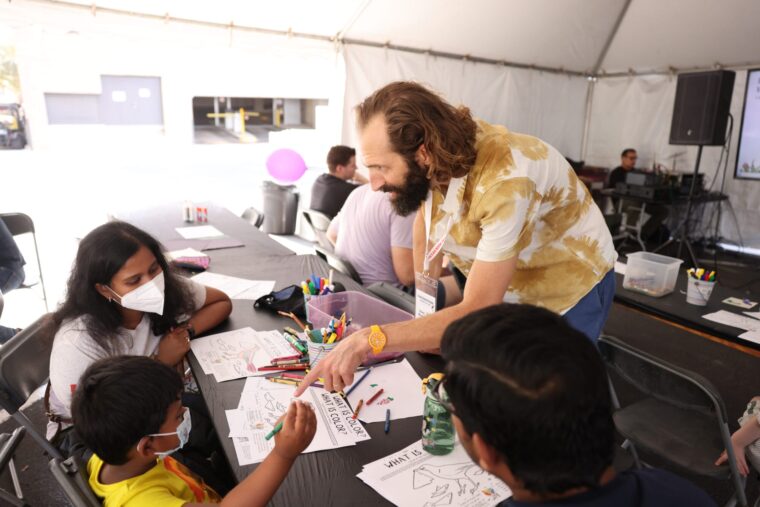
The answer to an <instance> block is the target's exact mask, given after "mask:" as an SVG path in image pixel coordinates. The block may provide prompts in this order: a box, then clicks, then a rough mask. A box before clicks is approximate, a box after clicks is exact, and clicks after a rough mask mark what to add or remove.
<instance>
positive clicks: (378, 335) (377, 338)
mask: <svg viewBox="0 0 760 507" xmlns="http://www.w3.org/2000/svg"><path fill="white" fill-rule="evenodd" d="M369 329H370V333H369V339H368V341H369V346H370V347H372V353H373V354H379V353H380V352H382V351H383V349H384V348H385V344H386V343H388V338H387V337H386V336H385V333H383V331H382V330H381V329H380V326H378V325H377V324H374V325H372V326H370V328H369Z"/></svg>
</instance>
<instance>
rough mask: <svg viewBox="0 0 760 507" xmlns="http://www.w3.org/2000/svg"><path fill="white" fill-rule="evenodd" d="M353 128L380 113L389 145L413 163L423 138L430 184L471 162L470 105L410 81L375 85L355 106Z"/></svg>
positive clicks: (445, 181) (473, 125) (474, 154)
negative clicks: (450, 100) (452, 101)
mask: <svg viewBox="0 0 760 507" xmlns="http://www.w3.org/2000/svg"><path fill="white" fill-rule="evenodd" d="M356 114H357V122H358V126H359V128H360V129H361V128H364V127H365V126H367V124H368V123H369V121H370V120H371V119H372V118H373V117H375V116H376V115H378V114H382V115H383V117H384V118H385V123H386V125H387V126H388V138H389V139H390V143H391V147H392V148H393V151H394V152H396V153H398V154H400V155H401V156H402V157H404V159H405V160H406V162H407V164H408V165H409V167H414V162H415V156H416V154H417V149H418V148H419V147H420V145H422V144H424V145H425V148H426V149H427V151H428V154H429V155H430V158H431V161H432V162H431V167H430V169H431V170H432V173H431V174H430V175H429V176H430V177H431V184H432V185H433V186H434V187H435V186H438V185H442V184H448V182H449V181H450V180H451V178H460V177H462V176H465V175H466V174H467V173H469V172H470V169H472V166H473V165H474V164H475V159H476V157H477V150H476V149H475V135H476V132H477V129H478V125H477V123H475V120H473V118H472V115H471V114H470V110H469V109H468V108H466V107H464V106H461V107H454V106H452V105H451V104H449V103H448V102H446V101H445V100H443V99H442V98H441V97H440V96H439V95H437V94H435V93H434V92H432V91H430V90H428V89H427V88H425V87H424V86H422V85H421V84H418V83H414V82H411V81H397V82H395V83H390V84H388V85H385V86H384V87H382V88H380V89H379V90H377V91H376V92H375V93H373V94H372V95H370V96H369V97H367V98H366V99H364V101H363V102H362V103H361V104H359V105H358V106H356Z"/></svg>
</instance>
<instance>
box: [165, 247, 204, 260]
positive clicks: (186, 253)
mask: <svg viewBox="0 0 760 507" xmlns="http://www.w3.org/2000/svg"><path fill="white" fill-rule="evenodd" d="M166 257H167V258H168V259H169V260H170V261H173V260H174V259H180V258H182V257H208V255H206V254H205V253H203V252H201V251H199V250H196V249H195V248H185V249H183V250H174V251H173V252H166Z"/></svg>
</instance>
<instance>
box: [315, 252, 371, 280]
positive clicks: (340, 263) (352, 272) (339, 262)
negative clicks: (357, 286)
mask: <svg viewBox="0 0 760 507" xmlns="http://www.w3.org/2000/svg"><path fill="white" fill-rule="evenodd" d="M314 250H316V252H317V255H318V256H319V257H321V258H322V259H324V260H325V261H326V262H327V264H329V265H330V267H333V268H335V269H337V270H338V271H340V272H341V273H343V274H344V275H348V276H350V277H351V278H352V279H353V280H354V281H356V282H357V283H362V277H361V276H359V273H357V272H356V269H354V267H353V266H352V265H351V263H350V262H349V261H347V260H346V259H342V258H341V257H338V256H337V255H336V254H335V252H333V251H332V250H330V251H328V250H326V249H324V248H322V247H320V246H315V247H314Z"/></svg>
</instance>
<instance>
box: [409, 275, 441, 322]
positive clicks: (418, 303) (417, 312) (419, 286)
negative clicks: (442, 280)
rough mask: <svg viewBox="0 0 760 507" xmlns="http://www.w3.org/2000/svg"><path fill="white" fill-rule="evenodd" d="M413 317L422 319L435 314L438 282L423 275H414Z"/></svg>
mask: <svg viewBox="0 0 760 507" xmlns="http://www.w3.org/2000/svg"><path fill="white" fill-rule="evenodd" d="M414 281H415V283H414V302H415V304H414V316H415V318H419V317H424V316H425V315H431V314H433V313H435V309H436V299H437V297H438V280H436V279H435V278H430V277H429V276H427V275H424V274H423V273H415V275H414Z"/></svg>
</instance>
